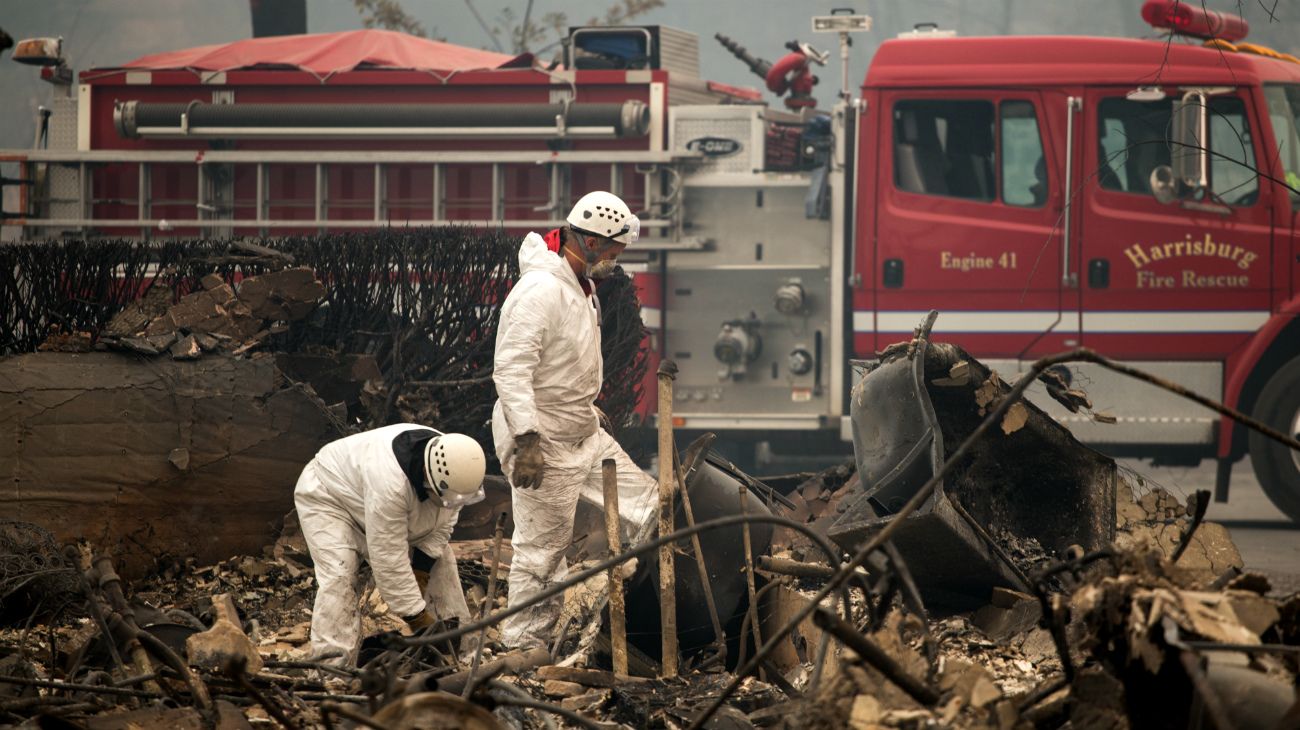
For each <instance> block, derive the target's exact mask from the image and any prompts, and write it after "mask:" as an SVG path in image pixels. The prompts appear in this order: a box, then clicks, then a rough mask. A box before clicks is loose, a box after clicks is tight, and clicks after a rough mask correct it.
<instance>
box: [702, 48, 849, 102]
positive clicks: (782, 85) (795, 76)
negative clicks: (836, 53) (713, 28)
mask: <svg viewBox="0 0 1300 730" xmlns="http://www.w3.org/2000/svg"><path fill="white" fill-rule="evenodd" d="M713 37H714V38H716V39H718V42H719V43H721V44H722V45H723V47H725V48H726V49H727V50H728V51H731V54H732V55H733V56H735V57H736V58H738V59H740V60H741V61H742V62H744V63H745V65H747V66H749V70H750V71H753V72H754V73H755V74H756V75H758V76H761V77H762V78H763V83H764V84H765V85H766V86H767V89H768V90H769V91H771V92H772V93H774V94H777V95H782V94H789V96H787V97H786V99H785V105H786V107H787V108H789V109H791V110H794V111H800V110H803V109H811V108H813V107H816V106H817V100H816V99H814V98H813V97H812V90H813V87H814V86H816V85H817V82H818V78H817V77H816V76H814V75H813V73H812V71H811V70H810V69H809V67H810V66H811V64H814V63H816V64H818V65H821V66H825V65H826V60H827V58H828V54H826V53H823V52H821V51H818V50H817V49H815V48H813V47H812V46H810V45H808V44H807V43H801V42H799V41H797V40H794V41H790V42H788V43H786V44H785V47H786V48H788V49H789V50H790V53H787V54H786V55H784V56H782V57H781V59H780V60H778V61H777V62H776V63H771V62H769V61H767V60H765V59H762V58H755V57H754V56H751V55H750V54H749V52H748V51H747V50H745V47H744V46H742V45H740V44H739V43H736V42H735V41H733V40H731V39H730V38H728V37H727V36H725V35H723V34H721V33H716V34H714V36H713Z"/></svg>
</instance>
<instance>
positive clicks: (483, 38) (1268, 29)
mask: <svg viewBox="0 0 1300 730" xmlns="http://www.w3.org/2000/svg"><path fill="white" fill-rule="evenodd" d="M527 4H528V3H527V1H526V0H513V1H508V0H474V2H473V7H474V9H476V10H477V11H478V13H479V15H480V16H481V17H482V18H483V20H484V22H485V23H486V24H487V25H488V26H493V25H496V26H500V27H502V28H505V27H507V26H508V25H509V23H508V22H507V21H506V20H505V17H504V16H503V12H505V11H509V12H513V14H514V16H515V17H516V18H519V17H522V15H523V13H524V10H525V7H526V6H527ZM1141 4H1142V3H1141V0H1088V1H1086V2H1041V0H960V1H958V0H949V1H946V2H945V1H943V0H907V1H906V2H903V0H888V1H885V2H879V1H877V2H861V1H860V0H859V1H858V2H849V1H848V0H835V1H834V2H824V3H820V2H789V1H788V0H711V1H710V2H697V1H696V0H663V6H662V7H658V8H654V9H652V10H650V11H648V12H646V13H645V14H643V15H640V16H638V17H636V18H634V19H633V20H632V21H631V22H632V23H636V24H659V25H670V26H674V27H677V28H681V29H683V30H688V31H691V32H694V33H697V34H698V35H699V36H700V62H701V66H702V74H701V75H702V76H703V77H704V78H707V79H711V80H714V81H720V82H723V83H728V84H734V85H739V86H751V87H755V88H761V86H762V82H761V80H760V79H759V78H758V77H756V76H754V75H752V74H751V73H750V71H749V70H748V68H747V67H745V65H744V64H742V63H741V62H740V61H738V60H736V59H735V58H733V57H732V56H731V54H730V53H728V52H727V51H726V50H725V49H723V48H722V47H721V45H719V44H718V42H717V41H715V40H714V39H713V34H714V33H718V32H721V33H723V34H725V35H728V36H731V37H732V38H733V39H734V40H736V41H737V42H739V43H740V44H741V45H743V46H745V48H746V49H748V50H749V52H750V53H751V54H753V55H755V56H757V57H760V58H764V59H767V60H769V61H775V60H776V59H778V58H780V57H781V56H782V55H784V54H785V53H786V50H785V48H784V47H783V46H784V44H785V43H786V42H787V41H790V40H793V39H798V40H801V41H806V42H809V43H811V44H812V45H813V46H814V47H816V48H818V49H820V50H822V51H826V52H828V53H829V54H830V57H831V60H830V63H829V64H828V65H827V66H826V67H825V68H821V69H818V70H817V75H818V76H819V77H820V79H821V83H820V84H819V85H818V87H817V89H816V92H815V94H816V96H817V98H818V99H819V100H820V101H821V102H822V106H823V107H826V106H828V105H829V104H830V102H831V101H832V100H833V99H834V97H835V92H836V91H837V90H838V89H839V87H840V68H839V49H838V39H837V36H836V35H834V34H825V33H812V32H811V30H810V17H811V16H812V15H816V14H828V13H830V11H831V9H832V8H835V7H846V6H847V7H852V8H853V9H854V11H855V12H858V13H866V14H867V15H870V16H872V18H873V20H874V28H873V29H872V30H871V31H870V32H867V33H857V34H854V45H853V47H852V49H851V51H850V53H851V61H850V67H849V69H850V70H849V86H850V88H853V89H856V88H857V87H858V86H859V85H860V84H861V82H862V79H863V77H864V76H865V74H866V70H867V64H868V63H869V61H870V59H871V55H872V53H873V52H874V51H875V48H876V46H877V45H878V44H879V43H881V42H882V41H884V40H886V39H888V38H892V37H894V36H895V35H897V34H898V33H899V32H901V31H905V30H910V29H911V28H912V27H913V26H914V25H915V24H917V23H923V22H934V23H937V24H938V25H939V27H941V28H945V29H953V30H956V31H957V32H958V33H959V34H961V35H1008V34H1013V35H1040V34H1086V35H1103V36H1130V37H1137V36H1144V35H1152V31H1151V29H1150V28H1149V27H1147V26H1146V25H1145V23H1143V21H1142V19H1141V17H1140V15H1139V12H1138V11H1139V8H1140V7H1141ZM401 5H402V7H403V8H404V9H405V10H406V12H407V14H408V15H409V16H411V18H413V19H414V20H416V21H418V22H419V23H420V24H421V25H422V26H423V27H424V28H425V29H426V31H427V32H428V33H429V35H430V36H432V37H436V38H439V39H443V40H446V41H449V42H452V43H458V44H461V45H466V46H473V47H479V48H487V49H494V50H495V49H496V45H495V43H494V41H493V37H492V36H490V35H489V34H488V33H487V32H486V31H485V30H484V28H483V27H482V25H480V23H479V21H478V20H477V19H476V18H475V17H474V14H473V13H472V12H471V11H470V7H469V4H468V3H467V2H465V1H464V0H436V1H434V0H402V2H401ZM613 5H621V2H616V0H567V1H561V0H535V2H534V3H533V6H532V18H533V19H534V20H535V21H540V20H541V19H542V18H543V17H544V16H545V15H546V14H547V13H555V12H563V13H565V14H566V15H567V16H568V20H569V23H570V24H578V23H582V22H585V21H586V20H587V19H588V18H592V17H601V16H604V15H605V13H606V11H607V10H608V9H609V8H610V7H611V6H613ZM1207 5H1208V7H1210V9H1215V10H1225V11H1230V12H1241V13H1242V14H1243V15H1244V16H1245V17H1246V19H1247V20H1248V21H1249V22H1250V24H1251V36H1250V38H1251V40H1252V41H1255V42H1257V43H1264V44H1266V45H1270V46H1273V47H1274V48H1276V49H1278V50H1280V51H1284V52H1289V53H1300V33H1297V32H1296V31H1297V30H1300V3H1285V2H1284V3H1278V4H1277V7H1276V9H1275V11H1274V13H1275V15H1276V19H1270V17H1269V15H1268V13H1266V11H1265V10H1264V7H1263V6H1269V5H1272V3H1264V4H1263V6H1261V5H1259V4H1256V3H1245V2H1243V3H1224V2H1213V1H1212V0H1211V1H1210V2H1208V3H1207ZM361 27H362V18H361V15H359V14H358V12H357V10H356V9H355V7H354V5H353V3H352V2H350V1H349V0H308V2H307V29H308V32H312V33H322V32H332V31H340V30H353V29H357V28H361ZM0 28H4V29H5V30H6V31H7V32H8V33H9V34H10V35H11V36H13V37H14V38H15V39H21V38H30V37H35V36H63V37H64V52H65V55H66V56H67V57H68V59H69V61H70V63H71V64H72V66H73V68H74V69H75V70H76V71H82V70H85V69H87V68H93V67H96V66H101V67H102V66H114V65H118V64H121V63H124V62H126V61H129V60H131V59H134V58H137V57H139V56H142V55H145V54H149V53H157V52H160V51H170V50H176V49H181V48H190V47H193V46H200V45H207V44H213V43H227V42H230V41H235V40H240V39H242V38H248V37H250V36H251V35H252V23H251V17H250V12H249V7H248V3H247V2H244V1H243V0H223V1H222V2H199V1H198V0H89V1H87V0H80V1H79V0H42V1H41V2H32V1H29V0H0ZM554 39H555V36H554V35H553V34H551V35H550V36H549V37H548V39H547V41H545V42H544V44H545V43H549V42H550V41H551V40H554ZM496 41H497V42H499V43H500V44H501V48H502V49H503V50H505V51H507V52H509V51H511V50H512V48H511V44H510V40H509V38H508V31H504V32H502V33H501V34H500V35H499V36H498V37H497V39H496ZM533 50H537V49H535V48H534V49H533ZM10 55H11V53H10V52H6V53H4V55H3V56H2V57H0V90H3V93H4V99H5V102H6V103H5V104H3V106H0V148H25V147H30V146H31V145H32V134H33V130H34V127H35V125H34V118H35V115H36V112H37V107H38V106H40V105H42V104H47V103H48V102H49V99H50V95H51V94H52V93H54V88H53V87H51V86H50V85H49V84H46V83H44V82H42V81H40V79H39V76H38V70H37V69H35V68H32V67H28V66H23V65H20V64H17V63H14V62H13V61H12V60H11V58H10ZM552 55H554V50H552V51H548V52H546V53H544V54H542V57H543V58H544V59H549V58H550V57H551V56H552ZM1136 81H1137V80H1136V79H1135V82H1136ZM767 99H768V100H769V101H774V97H772V95H770V94H768V95H767Z"/></svg>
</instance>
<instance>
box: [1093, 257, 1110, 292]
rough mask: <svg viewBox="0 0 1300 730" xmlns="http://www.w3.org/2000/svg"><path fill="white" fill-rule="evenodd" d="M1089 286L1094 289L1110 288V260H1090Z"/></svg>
mask: <svg viewBox="0 0 1300 730" xmlns="http://www.w3.org/2000/svg"><path fill="white" fill-rule="evenodd" d="M1088 286H1089V287H1090V288H1092V289H1108V288H1110V261H1109V260H1107V259H1093V260H1091V261H1089V262H1088Z"/></svg>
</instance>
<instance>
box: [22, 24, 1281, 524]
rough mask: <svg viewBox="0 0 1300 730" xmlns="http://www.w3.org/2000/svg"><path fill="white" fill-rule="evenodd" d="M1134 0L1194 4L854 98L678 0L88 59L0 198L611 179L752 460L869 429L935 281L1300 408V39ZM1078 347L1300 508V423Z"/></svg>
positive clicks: (917, 50)
mask: <svg viewBox="0 0 1300 730" xmlns="http://www.w3.org/2000/svg"><path fill="white" fill-rule="evenodd" d="M1143 14H1144V17H1146V19H1147V20H1148V21H1149V22H1151V24H1152V25H1153V26H1154V27H1156V28H1158V29H1161V30H1164V31H1168V33H1169V35H1167V36H1165V37H1163V38H1159V39H1146V40H1130V39H1117V38H1095V37H996V38H959V37H954V36H953V35H952V34H951V33H944V32H941V31H916V32H911V33H908V34H905V35H906V36H907V37H900V38H898V39H893V40H888V41H886V42H885V43H883V44H882V45H881V46H880V48H879V50H878V51H877V52H876V54H875V56H874V58H873V60H872V62H871V66H870V69H869V71H868V73H867V77H866V79H865V82H864V83H863V85H862V86H861V88H860V93H859V94H858V95H857V96H850V95H848V94H845V95H844V96H843V98H842V99H841V100H840V101H839V103H837V104H836V105H835V106H834V108H833V109H832V110H831V111H830V112H829V113H819V112H817V111H816V110H815V109H812V108H811V104H810V103H809V101H808V100H809V98H810V97H809V96H808V94H807V91H808V88H809V82H808V74H807V66H808V64H809V63H810V62H817V61H821V60H824V59H823V58H822V57H820V56H819V54H817V53H816V52H815V51H813V50H812V49H810V48H808V47H807V46H800V45H797V44H792V45H791V48H792V51H791V54H792V55H791V56H787V57H786V58H783V59H781V60H779V61H778V62H777V63H776V64H765V62H760V61H757V60H756V59H753V58H752V57H749V58H748V61H749V62H751V66H752V67H755V68H756V69H762V70H763V71H764V72H766V73H767V75H768V79H767V81H768V82H769V87H771V88H780V89H786V88H790V89H792V90H793V91H794V96H793V97H791V99H790V100H788V103H787V107H788V108H787V109H776V108H773V107H771V106H769V105H767V104H764V103H762V101H761V99H760V97H759V94H758V93H757V92H755V91H753V90H748V89H740V88H735V87H730V86H725V85H721V84H717V83H712V82H709V81H706V80H703V79H702V78H701V77H700V74H699V68H698V66H699V63H698V46H697V43H698V41H697V38H696V36H694V35H693V34H690V33H686V32H683V31H680V30H675V29H672V28H668V27H662V26H646V27H624V28H575V29H572V31H571V33H570V36H569V38H568V39H567V42H566V51H565V63H564V64H562V65H559V66H556V67H553V68H545V67H542V66H541V65H540V64H538V63H536V62H534V61H533V60H532V59H531V58H528V57H526V56H525V57H518V58H512V57H509V56H503V55H500V54H491V53H486V52H481V51H473V50H471V49H464V48H459V47H456V46H451V45H449V44H437V43H434V42H432V41H424V40H422V39H414V38H410V37H407V36H402V35H400V34H393V33H387V32H383V31H357V32H355V33H345V34H329V35H322V36H293V37H286V38H280V39H256V40H251V41H242V42H239V43H235V44H230V45H228V46H220V47H208V48H203V49H192V50H189V51H182V52H177V53H175V54H162V55H160V56H154V57H146V58H143V59H139V60H138V61H136V62H133V63H131V64H127V65H126V66H124V67H121V68H109V69H93V70H89V71H85V72H82V73H81V74H80V75H79V78H78V79H77V80H76V82H75V83H73V82H72V78H71V75H70V74H68V73H67V72H66V71H63V70H61V68H60V67H59V66H57V65H53V66H51V67H49V68H46V69H45V70H44V71H43V73H44V75H45V76H46V77H47V78H49V79H51V80H52V81H55V82H56V83H57V82H60V81H61V80H62V81H63V82H65V83H63V84H62V85H56V87H55V88H56V90H57V91H56V94H55V98H54V100H53V102H52V104H51V105H50V109H49V111H48V112H45V113H43V115H42V119H41V128H40V129H41V133H40V135H39V137H40V139H41V140H42V144H40V145H39V146H38V148H37V149H30V150H7V151H3V153H0V154H3V158H2V159H3V160H6V161H9V162H11V163H12V162H17V163H19V164H20V165H21V167H22V171H21V173H20V176H21V177H23V178H25V179H27V180H30V181H31V182H32V183H33V184H31V185H24V186H23V187H22V197H21V200H20V201H19V202H18V210H12V209H11V210H9V211H7V212H6V216H7V217H6V218H5V221H4V222H5V224H6V225H10V226H21V227H22V232H23V235H24V236H28V237H38V236H44V235H55V234H60V233H63V232H69V231H70V232H77V233H80V234H82V235H99V236H122V235H138V236H190V235H257V234H274V233H287V232H304V231H319V230H347V229H361V228H368V227H375V226H405V225H439V224H446V223H453V222H473V223H478V224H485V225H493V226H503V227H505V228H507V229H509V230H512V231H519V232H522V231H526V230H529V229H532V230H539V231H540V230H544V229H547V228H549V227H555V226H557V225H559V224H560V220H561V218H562V216H563V212H564V211H565V210H566V209H567V206H568V204H569V202H570V201H571V200H572V199H574V198H575V197H576V196H577V195H580V194H582V193H583V192H585V191H587V190H589V189H595V188H607V189H611V190H613V191H614V192H617V193H619V194H621V195H623V196H624V197H625V198H626V199H628V201H629V203H630V204H631V205H632V207H633V208H634V209H637V210H638V212H639V213H640V214H641V216H642V218H643V228H644V229H645V231H646V232H645V233H643V240H642V242H641V243H640V244H639V245H638V246H637V247H636V248H635V249H633V251H635V252H636V258H634V259H633V260H632V262H631V263H629V265H628V267H629V268H630V269H632V270H633V271H634V272H635V274H636V277H637V280H638V284H639V286H640V287H641V292H642V300H643V303H644V305H645V309H644V316H645V321H646V324H647V326H648V327H649V328H650V330H651V333H652V334H651V342H650V344H651V349H652V352H653V355H654V357H655V358H659V357H669V358H672V359H674V360H675V361H676V362H677V364H678V366H679V368H680V372H679V376H678V380H677V386H676V397H675V404H674V414H675V420H676V422H677V426H678V427H679V428H683V429H686V430H706V429H707V430H713V431H720V432H725V433H726V436H727V438H725V439H722V441H726V442H729V443H733V444H735V443H747V444H751V445H753V446H754V447H755V451H756V453H757V458H759V459H760V460H762V459H763V458H770V457H771V455H772V454H777V455H781V454H784V455H787V456H788V455H792V454H794V455H799V454H813V453H821V454H825V453H829V452H832V451H838V452H839V453H845V452H846V450H847V446H846V444H845V442H844V440H843V439H845V438H846V437H847V417H846V416H847V412H848V411H847V395H848V392H849V386H850V380H851V378H852V376H853V375H852V369H851V368H850V367H849V364H848V363H849V361H850V359H852V358H854V357H869V356H870V355H871V353H873V352H874V351H876V350H879V349H880V348H882V347H884V346H885V345H888V344H890V343H892V342H896V341H898V340H900V339H903V338H905V337H907V336H908V335H909V333H910V332H911V331H912V328H913V327H915V326H916V325H917V323H918V322H919V321H920V320H921V319H922V317H923V315H924V313H925V312H926V311H927V310H929V309H938V310H939V311H940V312H941V315H940V317H939V320H938V323H937V325H936V327H935V332H936V334H937V335H938V337H940V338H941V339H944V340H948V341H952V342H956V343H957V344H960V345H962V346H963V347H965V348H966V349H968V350H969V351H970V352H972V353H973V354H975V355H976V356H979V357H980V358H981V359H983V360H984V361H985V362H987V363H989V364H991V365H992V366H994V367H996V368H997V369H998V370H999V372H1001V373H1002V374H1003V375H1004V377H1008V378H1012V377H1015V374H1016V373H1018V372H1020V371H1022V370H1023V369H1024V367H1025V364H1026V363H1027V362H1030V361H1032V360H1034V359H1036V358H1037V357H1040V356H1042V355H1044V354H1048V353H1053V352H1057V351H1060V350H1064V349H1069V348H1072V347H1076V346H1080V345H1082V346H1088V347H1091V348H1094V349H1096V350H1098V351H1100V352H1102V353H1104V354H1106V355H1109V356H1111V357H1115V358H1120V359H1123V360H1126V361H1130V362H1133V363H1135V364H1137V365H1139V366H1140V367H1143V368H1144V369H1147V370H1150V371H1153V372H1155V373H1157V374H1161V375H1164V376H1167V377H1168V378H1170V379H1172V380H1175V381H1177V382H1180V383H1182V384H1184V385H1186V386H1188V387H1190V388H1192V389H1194V390H1196V391H1198V392H1200V393H1202V394H1204V395H1207V396H1210V397H1212V398H1217V399H1221V400H1223V401H1224V402H1226V403H1227V404H1229V405H1231V406H1234V407H1237V408H1239V409H1241V410H1244V411H1246V412H1248V413H1252V414H1254V415H1255V416H1256V417H1257V418H1259V419H1261V420H1263V421H1265V422H1267V423H1269V424H1271V425H1273V426H1274V427H1276V428H1278V429H1280V430H1282V431H1284V432H1286V433H1289V434H1296V433H1297V432H1300V320H1297V317H1296V314H1297V311H1300V291H1298V290H1297V278H1298V277H1300V244H1298V243H1297V241H1300V231H1298V230H1297V226H1298V225H1300V218H1297V209H1298V208H1297V206H1300V192H1298V190H1300V177H1297V175H1300V131H1298V130H1300V61H1298V60H1297V59H1295V58H1293V57H1290V56H1285V55H1283V54H1278V53H1275V52H1273V51H1270V50H1269V49H1267V48H1263V47H1259V46H1256V45H1253V44H1250V43H1248V42H1246V41H1245V31H1246V27H1245V23H1244V21H1241V20H1240V19H1239V18H1236V17H1234V16H1228V15H1224V14H1215V13H1207V12H1205V11H1203V10H1201V9H1200V8H1197V7H1194V4H1188V3H1185V2H1184V3H1178V2H1174V1H1173V0H1148V2H1147V3H1146V4H1145V5H1144V6H1143ZM724 42H725V43H728V44H729V47H733V52H737V55H741V56H747V54H744V53H743V51H736V48H735V47H734V46H735V44H734V43H733V42H731V41H730V40H729V39H725V40H724ZM20 50H21V49H20ZM56 55H57V54H55V53H45V54H40V53H36V54H33V55H32V57H33V58H36V57H41V58H49V59H50V60H49V62H50V63H52V64H54V63H57V61H56V60H55V59H54V56H56ZM801 59H802V60H801ZM773 69H775V71H773ZM773 76H775V77H776V78H775V82H776V83H775V84H773V83H772V82H773V81H774V79H773ZM629 253H632V252H629ZM1068 375H1069V377H1071V378H1072V380H1073V382H1074V383H1075V384H1076V385H1079V386H1081V387H1083V388H1084V389H1085V390H1087V391H1088V392H1089V393H1090V394H1091V396H1092V398H1093V401H1094V405H1095V407H1096V410H1097V411H1102V412H1106V413H1108V414H1109V415H1111V416H1113V417H1114V418H1113V420H1114V421H1115V422H1114V423H1100V422H1097V421H1094V420H1093V419H1092V418H1090V417H1084V416H1075V415H1073V414H1070V413H1068V412H1065V411H1064V410H1061V409H1059V408H1056V407H1055V405H1054V404H1053V403H1051V402H1050V401H1047V399H1044V398H1037V399H1036V400H1037V401H1038V402H1040V404H1042V405H1044V407H1046V408H1048V409H1049V410H1050V411H1051V412H1053V413H1054V415H1056V416H1058V417H1059V418H1060V419H1061V420H1062V421H1063V422H1065V423H1067V424H1068V425H1069V426H1070V427H1071V428H1072V429H1074V431H1075V433H1076V434H1077V435H1078V436H1079V437H1080V438H1081V439H1083V440H1085V441H1088V442H1092V443H1096V444H1099V445H1101V446H1103V447H1105V448H1107V449H1110V450H1113V451H1116V452H1124V453H1129V454H1137V455H1146V456H1159V457H1161V458H1164V459H1177V460H1184V461H1189V462H1190V461H1194V460H1198V459H1201V458H1205V457H1213V458H1215V459H1217V460H1218V463H1219V465H1220V469H1219V479H1218V493H1217V496H1218V498H1219V499H1226V498H1227V491H1228V475H1229V473H1230V469H1229V467H1230V466H1231V464H1232V463H1233V462H1234V461H1236V460H1237V459H1239V458H1241V457H1242V456H1244V455H1246V454H1249V455H1250V457H1251V459H1252V462H1253V465H1254V467H1255V471H1256V473H1257V475H1258V476H1259V479H1260V482H1261V483H1262V484H1263V486H1264V488H1265V490H1266V491H1267V493H1268V494H1269V496H1270V497H1271V498H1272V499H1273V501H1274V502H1275V503H1276V504H1277V505H1278V506H1279V507H1280V508H1281V509H1283V510H1284V511H1285V512H1287V513H1288V514H1289V515H1291V516H1292V517H1294V518H1297V519H1300V455H1297V454H1293V453H1291V452H1289V451H1288V450H1287V449H1285V448H1284V447H1282V446H1279V445H1277V444H1274V443H1273V442H1270V441H1268V440H1266V439H1264V438H1261V437H1257V436H1255V435H1253V434H1248V433H1246V432H1245V431H1244V430H1242V429H1241V428H1239V427H1237V426H1235V425H1234V424H1233V423H1232V422H1231V421H1229V420H1226V419H1222V418H1219V417H1218V416H1217V415H1215V414H1213V413H1211V412H1209V411H1206V410H1203V409H1201V408H1199V407H1197V406H1195V405H1192V404H1189V403H1188V402H1186V401H1183V400H1180V399H1178V398H1175V397H1173V396H1170V395H1168V394H1165V393H1163V392H1160V391H1157V390H1156V389H1154V388H1151V387H1149V386H1146V385H1141V384H1137V383H1134V382H1131V381H1127V380H1123V379H1119V378H1117V377H1113V376H1111V375H1110V374H1108V373H1107V372H1106V371H1101V370H1095V369H1092V368H1089V367H1086V366H1080V367H1074V368H1071V369H1070V370H1069V372H1068ZM647 392H649V393H653V388H651V389H647ZM647 405H648V407H649V410H648V412H653V404H647ZM1105 420H1112V419H1105Z"/></svg>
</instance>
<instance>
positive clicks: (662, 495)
mask: <svg viewBox="0 0 1300 730" xmlns="http://www.w3.org/2000/svg"><path fill="white" fill-rule="evenodd" d="M676 377H677V363H675V362H673V361H672V360H664V361H663V362H661V363H659V372H658V379H659V534H660V535H670V534H672V533H673V531H674V530H673V486H674V485H675V484H676V482H677V480H676V479H675V478H674V476H673V461H674V458H673V455H674V454H675V453H676V451H677V448H676V446H674V444H673V380H674V379H675V378H676ZM676 590H677V576H676V571H675V570H674V566H673V544H672V543H671V542H666V543H664V544H663V545H661V546H659V618H660V632H661V633H662V635H663V642H662V644H661V647H662V650H663V659H662V660H661V666H662V668H663V676H665V677H676V676H677V593H676Z"/></svg>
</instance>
